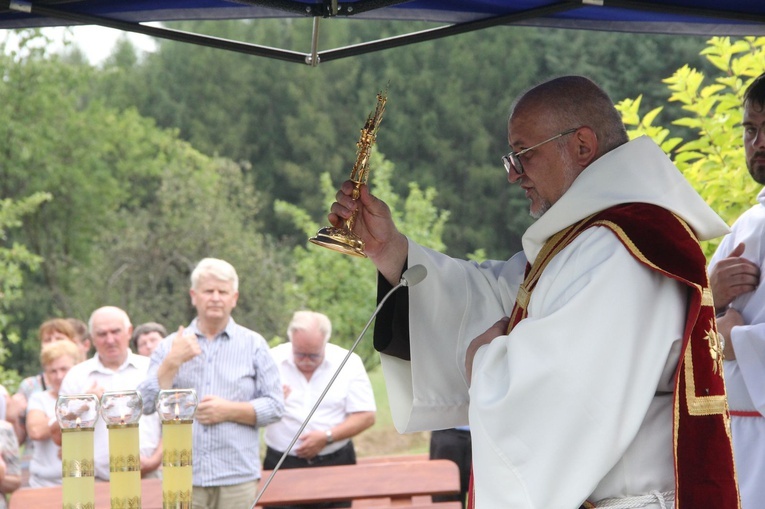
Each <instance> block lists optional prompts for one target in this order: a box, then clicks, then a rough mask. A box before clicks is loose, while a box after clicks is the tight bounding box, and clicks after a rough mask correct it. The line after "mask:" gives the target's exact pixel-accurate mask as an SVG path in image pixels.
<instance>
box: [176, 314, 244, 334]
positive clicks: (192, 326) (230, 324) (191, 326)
mask: <svg viewBox="0 0 765 509" xmlns="http://www.w3.org/2000/svg"><path fill="white" fill-rule="evenodd" d="M198 322H199V318H194V319H193V320H192V321H191V323H190V324H189V326H188V327H186V328H187V329H189V330H191V331H192V332H193V333H194V334H196V335H197V337H204V334H202V332H201V331H200V330H199V327H198V326H197V324H198ZM235 327H236V322H235V321H234V319H233V318H231V317H229V319H228V323H227V324H226V327H225V328H224V329H223V331H221V332H220V333H218V335H217V336H215V339H218V338H222V339H231V338H232V337H234V328H235Z"/></svg>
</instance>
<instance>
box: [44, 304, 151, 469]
mask: <svg viewBox="0 0 765 509" xmlns="http://www.w3.org/2000/svg"><path fill="white" fill-rule="evenodd" d="M88 327H89V329H90V333H91V336H92V340H93V344H94V345H95V348H96V354H95V355H94V356H93V357H91V358H90V359H88V360H86V361H84V362H81V363H79V364H77V365H75V366H73V367H72V369H70V370H69V372H68V373H67V374H66V377H65V378H64V381H63V382H62V383H61V389H60V391H59V393H60V394H64V395H67V394H94V395H95V396H96V397H98V398H99V400H100V399H101V396H103V394H104V392H113V391H126V390H136V389H137V388H138V384H140V383H141V382H142V381H143V380H144V378H146V371H147V369H148V368H149V358H148V357H144V356H142V355H136V354H134V353H133V352H131V351H130V349H129V348H128V344H129V342H130V335H131V333H132V331H133V326H132V325H131V323H130V318H129V317H128V314H127V313H126V312H125V311H123V310H122V309H120V308H117V307H113V306H106V307H102V308H99V309H96V310H95V311H93V314H91V316H90V320H89V323H88ZM159 429H160V423H159V417H158V416H157V414H154V415H151V416H149V415H143V416H141V419H140V421H139V433H140V438H139V443H140V454H141V473H142V475H144V476H152V475H156V472H157V469H158V468H159V466H160V464H161V462H162V451H161V449H160V448H159V445H160V438H161V437H160V436H159V435H160V434H159V433H158V430H159ZM94 440H95V445H94V448H93V451H94V462H95V475H96V478H97V479H100V480H102V481H108V480H109V434H108V430H107V428H106V423H105V422H104V420H103V419H102V418H100V417H99V419H98V420H97V421H96V425H95V430H94Z"/></svg>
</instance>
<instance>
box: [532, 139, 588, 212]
mask: <svg viewBox="0 0 765 509" xmlns="http://www.w3.org/2000/svg"><path fill="white" fill-rule="evenodd" d="M558 148H559V150H558V151H559V153H560V158H561V165H562V167H563V168H562V169H561V170H560V171H561V173H562V175H563V185H562V186H561V187H562V188H561V190H560V191H559V194H558V198H556V199H555V201H558V199H560V197H561V196H563V195H564V194H565V193H566V191H568V188H569V187H571V184H573V183H574V179H576V177H577V175H578V171H577V167H576V163H575V162H574V158H573V157H571V154H569V153H568V151H567V150H566V149H565V146H562V145H559V147H558ZM554 203H555V202H551V201H550V200H547V199H545V198H542V197H541V196H540V197H539V207H538V208H537V209H536V210H532V209H531V208H529V214H530V215H531V217H532V218H534V219H539V218H540V217H542V216H543V215H544V214H545V212H547V211H548V210H550V207H552V206H553V204H554Z"/></svg>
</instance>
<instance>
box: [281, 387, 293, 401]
mask: <svg viewBox="0 0 765 509" xmlns="http://www.w3.org/2000/svg"><path fill="white" fill-rule="evenodd" d="M282 392H283V393H284V399H287V396H289V395H290V393H292V387H290V386H289V385H287V384H283V385H282Z"/></svg>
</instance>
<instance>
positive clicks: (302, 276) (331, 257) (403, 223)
mask: <svg viewBox="0 0 765 509" xmlns="http://www.w3.org/2000/svg"><path fill="white" fill-rule="evenodd" d="M370 166H371V168H372V172H371V173H370V178H369V183H370V188H371V191H372V192H373V193H374V194H375V195H376V196H377V197H379V198H380V199H382V200H384V201H385V202H386V203H388V206H389V207H390V208H391V212H392V214H393V218H394V221H395V222H396V225H397V226H398V228H399V230H400V231H401V232H403V233H404V234H406V235H407V236H409V237H410V238H411V239H413V240H415V241H417V242H419V243H420V244H422V245H424V246H426V247H430V248H431V249H435V250H437V251H443V250H444V249H445V247H446V246H445V245H444V243H443V241H442V235H443V231H444V225H445V224H446V221H447V219H448V217H449V213H448V212H446V211H439V210H438V209H437V208H436V207H435V206H434V204H433V202H434V200H435V197H436V193H435V190H434V189H433V188H428V189H425V190H422V189H421V188H420V187H419V186H418V185H417V184H416V183H414V182H412V183H410V184H409V186H410V187H409V194H408V196H407V197H406V199H404V198H402V197H401V196H399V195H397V194H395V193H394V192H393V190H392V186H391V185H390V184H391V181H392V178H393V175H394V173H395V172H394V166H393V164H392V163H391V162H389V161H385V160H384V158H383V157H382V156H381V155H379V154H377V153H373V155H372V160H371V164H370ZM337 185H338V184H333V183H332V181H331V178H330V176H329V174H328V173H323V174H322V175H321V188H322V194H323V196H324V200H325V208H328V207H329V206H330V204H331V203H332V202H334V201H335V193H336V191H337ZM275 207H276V209H277V213H278V214H283V215H286V216H288V217H290V218H291V220H292V221H293V222H294V223H295V224H296V225H297V226H298V227H299V228H300V229H301V230H302V231H303V234H304V235H305V236H306V239H307V238H308V237H312V236H313V235H315V234H316V232H317V231H318V229H319V227H320V226H321V225H319V224H317V223H315V222H314V221H312V220H311V219H310V215H309V214H308V213H307V211H305V210H304V209H301V208H300V207H299V206H297V205H294V204H290V203H287V202H284V201H277V202H276V204H275ZM293 258H294V264H293V268H294V271H295V276H296V279H295V281H294V283H293V285H292V286H290V287H289V289H288V293H289V295H290V300H291V304H292V308H293V309H295V310H297V309H312V310H315V311H320V312H322V313H325V314H326V315H327V316H329V318H330V319H331V320H332V324H333V334H332V336H333V341H334V342H335V343H337V344H339V345H342V346H344V347H346V348H349V347H350V346H351V345H352V344H353V342H354V341H355V340H356V338H357V337H358V335H359V334H360V333H361V331H362V328H363V327H364V325H365V324H366V322H367V320H368V319H369V317H370V315H371V314H372V312H373V311H374V309H375V291H376V290H375V288H376V271H375V268H374V266H373V265H372V264H371V263H370V262H369V261H368V260H365V259H362V258H357V257H352V256H346V255H342V254H339V253H336V252H334V251H331V250H329V249H324V248H322V247H319V246H315V245H314V244H304V245H301V246H297V247H295V248H294V251H293ZM286 326H287V324H286V323H285V324H284V330H285V331H286ZM366 339H367V341H362V342H361V343H360V344H359V347H358V349H357V351H356V353H358V354H359V355H360V356H361V358H362V359H363V360H364V364H365V365H366V366H367V368H371V367H373V366H375V365H377V364H378V363H379V357H378V356H377V355H376V354H375V351H374V348H373V347H372V342H371V340H370V339H369V338H366Z"/></svg>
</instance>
